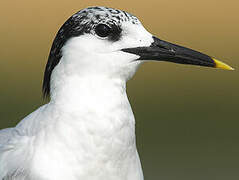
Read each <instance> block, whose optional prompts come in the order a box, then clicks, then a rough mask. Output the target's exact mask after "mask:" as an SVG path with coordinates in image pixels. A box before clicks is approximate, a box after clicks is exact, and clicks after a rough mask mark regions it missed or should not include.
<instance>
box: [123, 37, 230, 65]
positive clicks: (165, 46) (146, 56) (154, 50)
mask: <svg viewBox="0 0 239 180" xmlns="http://www.w3.org/2000/svg"><path fill="white" fill-rule="evenodd" d="M153 39H154V42H153V43H152V44H151V45H150V46H149V47H136V48H127V49H122V51H124V52H127V53H132V54H136V55H139V56H140V57H139V58H138V60H157V61H169V62H174V63H180V64H191V65H198V66H207V67H215V68H221V69H227V70H233V68H232V67H230V66H228V65H227V64H225V63H223V62H221V61H218V60H216V59H215V58H212V57H210V56H208V55H206V54H203V53H200V52H197V51H194V50H192V49H189V48H185V47H182V46H179V45H175V44H172V43H169V42H166V41H163V40H161V39H158V38H156V37H153Z"/></svg>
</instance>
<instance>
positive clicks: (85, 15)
mask: <svg viewBox="0 0 239 180" xmlns="http://www.w3.org/2000/svg"><path fill="white" fill-rule="evenodd" d="M123 21H130V22H132V23H133V24H139V23H140V22H139V21H138V19H137V18H136V17H135V16H133V15H131V14H129V13H126V12H124V11H121V10H116V9H112V8H106V7H89V8H86V9H83V10H81V11H79V12H77V13H76V14H74V15H72V16H71V17H70V18H69V19H68V20H67V21H66V22H65V23H64V24H63V25H62V27H61V28H60V30H59V31H58V33H57V35H56V37H55V39H54V41H53V44H52V47H51V50H50V54H49V57H48V62H47V64H46V68H45V73H44V80H43V87H42V90H43V95H44V97H45V98H46V97H48V96H49V95H50V81H51V74H52V71H53V70H54V68H55V67H56V66H57V64H58V63H59V62H60V59H61V57H62V53H61V49H62V47H63V46H64V45H65V43H66V42H67V41H68V40H69V39H70V38H72V37H76V36H80V35H82V34H85V33H94V32H93V31H94V27H95V26H96V25H97V24H99V23H104V24H108V25H109V26H111V27H112V29H114V30H115V32H116V33H118V34H119V33H120V32H121V29H120V24H121V23H122V22H123ZM116 33H114V35H115V34H116ZM118 39H119V37H118V36H112V39H111V40H118Z"/></svg>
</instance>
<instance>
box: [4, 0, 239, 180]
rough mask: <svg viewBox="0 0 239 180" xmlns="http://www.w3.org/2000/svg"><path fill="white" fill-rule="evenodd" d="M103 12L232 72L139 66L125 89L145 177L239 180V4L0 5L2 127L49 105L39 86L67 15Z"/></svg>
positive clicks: (162, 0) (212, 0)
mask: <svg viewBox="0 0 239 180" xmlns="http://www.w3.org/2000/svg"><path fill="white" fill-rule="evenodd" d="M99 5H100V6H108V7H114V8H118V9H122V10H125V11H128V12H130V13H132V14H134V15H136V16H137V17H138V18H139V19H140V20H141V22H142V23H143V24H144V26H145V28H146V29H147V30H148V31H150V32H151V33H152V34H154V35H156V36H157V37H159V38H161V39H164V40H167V41H170V42H173V43H177V44H180V45H183V46H187V47H190V48H193V49H195V50H199V51H201V52H204V53H206V54H208V55H211V56H214V57H216V58H218V59H220V60H223V61H224V62H226V63H228V64H230V65H231V66H233V67H234V68H235V69H236V70H235V71H225V70H220V69H213V68H205V67H197V66H188V65H179V64H173V63H167V62H148V63H145V64H144V65H142V66H141V67H140V69H139V70H138V72H137V73H136V75H135V76H134V78H133V79H132V80H130V81H129V82H128V84H127V86H128V90H127V91H128V96H129V99H130V102H131V104H132V108H133V110H134V114H135V116H136V123H137V124H136V128H137V129H136V133H137V145H138V149H139V153H140V157H141V161H142V166H143V170H144V176H145V179H146V180H160V179H163V180H180V179H182V180H192V179H193V180H202V179H203V180H238V179H239V142H238V140H239V131H238V130H239V122H238V120H239V118H238V116H239V114H238V113H239V109H238V107H239V95H238V92H239V85H238V80H239V72H238V69H239V68H238V67H239V61H238V60H239V59H238V57H239V55H238V47H239V46H238V41H239V23H238V22H239V10H238V7H239V2H238V0H200V1H198V0H197V1H195V0H180V1H178V0H171V1H168V0H147V1H136V0H131V1H129V0H128V1H126V0H121V1H103V0H102V1H96V0H91V1H83V0H82V1H81V0H67V1H66V0H65V1H60V0H50V1H49V0H48V1H47V0H41V1H40V0H39V1H32V0H21V1H16V0H15V1H7V0H1V2H0V129H1V128H6V127H10V126H15V125H16V123H18V122H19V121H20V120H21V119H22V118H24V117H25V116H26V115H28V114H29V113H30V112H32V111H34V110H35V109H37V108H38V107H39V106H40V105H42V104H44V103H47V102H46V101H44V100H43V98H42V93H41V85H42V79H43V72H44V68H45V64H46V61H47V57H48V53H49V50H50V47H51V43H52V41H53V39H54V37H55V34H56V32H57V31H58V29H59V27H60V26H61V25H62V24H63V23H64V22H65V20H66V19H67V18H68V17H69V16H71V15H72V14H73V13H75V12H77V11H78V10H80V9H82V8H85V7H88V6H99Z"/></svg>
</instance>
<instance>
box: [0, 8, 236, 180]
mask: <svg viewBox="0 0 239 180" xmlns="http://www.w3.org/2000/svg"><path fill="white" fill-rule="evenodd" d="M149 61H167V62H173V63H179V64H186V65H197V66H206V67H212V68H221V69H226V70H233V68H232V67H230V66H229V65H227V64H225V63H223V62H221V61H219V60H217V59H216V58H214V57H211V56H208V55H206V54H203V53H201V52H198V51H195V50H192V49H189V48H186V47H183V46H179V45H176V44H173V43H170V42H167V41H164V40H162V39H159V38H157V37H156V36H154V35H152V34H151V33H150V32H148V31H147V30H146V29H145V28H144V26H143V25H142V23H141V22H140V20H139V19H138V18H137V17H136V16H134V15H132V14H130V13H127V12H125V11H123V10H118V9H113V8H108V7H101V6H96V7H88V8H85V9H82V10H80V11H78V12H76V13H75V14H73V15H72V16H71V17H69V19H68V20H67V21H66V22H65V23H64V24H63V25H62V26H61V27H60V29H59V31H58V32H57V33H56V37H55V39H54V40H53V44H52V47H51V49H50V53H49V57H48V61H47V64H46V67H45V72H44V80H43V88H42V89H43V97H44V98H49V102H48V103H47V104H45V105H43V106H41V107H39V108H38V109H37V110H35V111H34V112H32V113H31V114H29V115H28V116H27V117H25V118H24V119H23V120H21V121H20V122H19V123H18V124H17V125H16V126H15V127H11V128H6V129H2V130H0V180H66V179H67V180H102V179H104V180H143V179H144V176H143V171H142V167H141V162H140V158H139V155H138V151H137V147H136V137H135V118H134V114H133V111H132V109H131V106H130V103H129V100H128V97H127V94H126V82H127V81H128V80H129V79H130V78H132V77H133V75H134V74H135V72H136V71H137V69H138V68H139V66H140V65H141V64H143V63H145V62H149Z"/></svg>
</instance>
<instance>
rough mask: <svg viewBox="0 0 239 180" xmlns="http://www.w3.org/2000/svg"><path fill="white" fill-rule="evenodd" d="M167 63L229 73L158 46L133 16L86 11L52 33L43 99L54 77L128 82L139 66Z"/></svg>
mask: <svg viewBox="0 0 239 180" xmlns="http://www.w3.org/2000/svg"><path fill="white" fill-rule="evenodd" d="M148 60H156V61H169V62H174V63H180V64H191V65H199V66H207V67H216V68H222V69H228V70H232V68H231V67H230V66H228V65H226V64H224V63H222V62H220V61H218V60H216V59H215V58H212V57H210V56H208V55H205V54H203V53H200V52H197V51H194V50H191V49H188V48H185V47H182V46H178V45H175V44H172V43H169V42H166V41H163V40H161V39H159V38H157V37H155V36H153V35H152V34H151V33H149V32H148V31H147V30H146V29H145V28H144V27H143V25H142V24H141V23H140V21H139V20H138V19H137V18H136V17H135V16H133V15H131V14H129V13H127V12H125V11H121V10H117V9H112V8H107V7H90V8H86V9H83V10H81V11H79V12H77V13H76V14H74V15H72V16H71V17H70V18H69V19H68V20H67V21H66V22H65V23H64V24H63V25H62V27H61V28H60V30H59V31H58V33H57V35H56V37H55V39H54V42H53V45H52V48H51V51H50V55H49V58H48V62H47V65H46V69H45V74H44V82H43V93H44V95H45V96H48V95H49V94H50V89H51V88H50V87H51V81H52V79H54V78H56V77H55V76H58V78H59V79H60V78H62V77H59V74H61V76H81V77H87V76H88V77H89V76H105V77H109V78H120V79H124V80H128V79H130V78H131V77H132V76H133V75H134V73H135V72H136V70H137V67H138V66H139V65H140V64H141V63H142V62H145V61H148Z"/></svg>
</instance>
